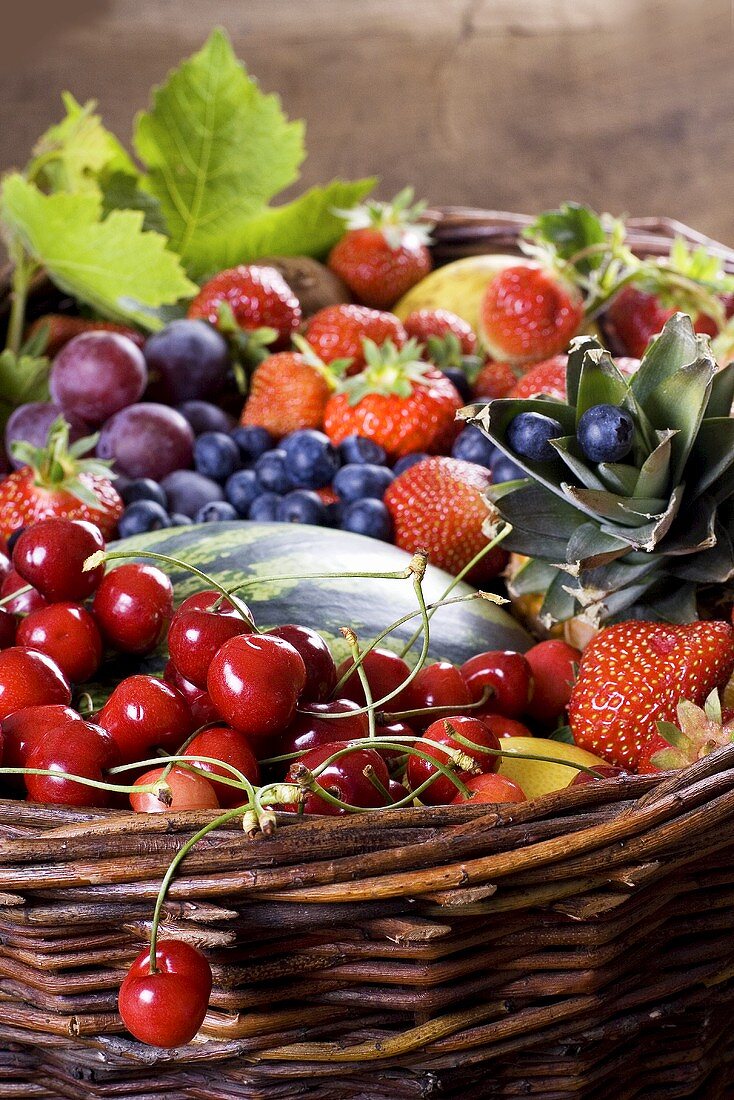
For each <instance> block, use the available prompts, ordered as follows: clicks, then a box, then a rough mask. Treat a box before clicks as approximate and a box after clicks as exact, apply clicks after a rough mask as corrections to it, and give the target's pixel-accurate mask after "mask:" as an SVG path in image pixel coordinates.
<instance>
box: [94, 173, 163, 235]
mask: <svg viewBox="0 0 734 1100" xmlns="http://www.w3.org/2000/svg"><path fill="white" fill-rule="evenodd" d="M99 183H100V187H101V189H102V213H103V215H104V216H105V217H107V215H108V214H109V213H110V212H111V211H112V210H142V212H143V229H153V230H154V231H155V232H156V233H164V234H165V233H167V230H166V223H165V220H164V217H163V211H162V210H161V204H160V203H159V202H158V199H156V198H155V197H154V196H153V195H151V194H149V193H148V192H147V191H143V189H142V188H141V187H140V181H139V179H138V177H137V176H131V175H130V174H129V173H128V172H106V171H105V172H103V173H102V174H101V175H100V180H99Z"/></svg>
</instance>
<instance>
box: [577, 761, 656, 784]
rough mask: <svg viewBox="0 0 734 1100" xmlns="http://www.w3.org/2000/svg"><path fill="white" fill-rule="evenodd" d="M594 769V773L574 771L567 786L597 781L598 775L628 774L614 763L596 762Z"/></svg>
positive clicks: (652, 769) (612, 777)
mask: <svg viewBox="0 0 734 1100" xmlns="http://www.w3.org/2000/svg"><path fill="white" fill-rule="evenodd" d="M638 770H640V771H641V770H642V769H638ZM656 770H657V769H656V768H651V769H650V771H656ZM594 771H595V772H596V773H597V774H596V775H591V774H590V772H576V775H575V776H574V777H573V779H572V780H571V782H570V783H569V787H585V786H586V785H587V783H598V782H599V777H601V778H602V779H618V778H619V777H620V775H629V772H626V771H625V770H624V768H619V767H617V765H616V764H598V765H597V766H596V767H595V768H594Z"/></svg>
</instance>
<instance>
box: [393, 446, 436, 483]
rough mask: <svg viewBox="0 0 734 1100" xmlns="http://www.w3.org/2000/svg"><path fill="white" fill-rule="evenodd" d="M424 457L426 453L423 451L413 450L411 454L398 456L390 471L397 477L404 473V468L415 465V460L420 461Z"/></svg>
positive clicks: (426, 456)
mask: <svg viewBox="0 0 734 1100" xmlns="http://www.w3.org/2000/svg"><path fill="white" fill-rule="evenodd" d="M424 458H428V455H427V454H424V453H423V451H413V453H412V454H409V455H403V457H402V458H399V459H398V460H397V462H396V463H395V465H394V466H393V468H392V472H393V473H394V474H395V477H399V476H400V474H404V473H405V471H406V470H409V469H410V467H411V466H415V464H416V462H422V461H423V459H424Z"/></svg>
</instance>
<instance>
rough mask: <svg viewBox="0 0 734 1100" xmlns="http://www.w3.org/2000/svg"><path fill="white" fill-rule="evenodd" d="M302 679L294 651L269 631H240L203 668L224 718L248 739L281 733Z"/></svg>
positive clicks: (289, 718) (292, 711)
mask: <svg viewBox="0 0 734 1100" xmlns="http://www.w3.org/2000/svg"><path fill="white" fill-rule="evenodd" d="M305 683H306V666H305V664H304V663H303V658H302V657H301V655H300V653H299V652H298V650H296V649H294V648H293V646H292V645H291V644H290V642H286V641H284V640H283V639H282V638H273V637H272V635H270V634H240V635H238V636H237V637H236V638H230V639H229V641H228V642H225V643H224V645H223V646H222V648H221V649H220V650H219V652H218V653H217V654H216V655H215V657H214V659H213V660H212V663H211V665H210V666H209V676H208V677H207V688H208V691H209V695H210V696H211V700H212V702H213V703H214V706H215V707H216V708H217V710H218V711H219V713H220V715H221V717H222V718H223V719H224V721H225V722H226V723H227V724H228V725H230V726H233V727H234V729H237V730H240V732H241V733H245V734H248V735H249V736H251V737H267V736H268V735H269V734H273V733H281V732H282V731H283V730H284V729H285V728H286V727H287V726H289V725H290V723H291V722H292V721H293V717H294V715H295V712H296V703H297V701H298V697H299V695H300V694H301V692H302V691H303V687H304V684H305Z"/></svg>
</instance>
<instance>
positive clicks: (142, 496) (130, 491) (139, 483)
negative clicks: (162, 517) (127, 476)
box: [115, 477, 168, 508]
mask: <svg viewBox="0 0 734 1100" xmlns="http://www.w3.org/2000/svg"><path fill="white" fill-rule="evenodd" d="M115 488H116V489H117V484H115ZM118 492H119V490H118ZM120 496H121V497H122V499H123V501H124V502H125V504H132V503H133V502H134V501H136V500H153V501H155V503H156V504H160V506H161V508H165V507H166V506H167V504H168V501H167V500H166V494H165V493H164V492H163V490H162V489H161V487H160V485H159V484H158V482H157V481H153V479H152V477H136V478H133V479H132V481H128V482H127V484H126V485H125V486H123V488H122V491H121V492H120Z"/></svg>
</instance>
